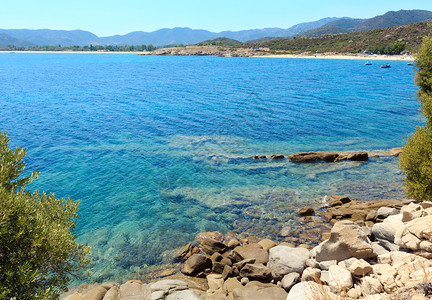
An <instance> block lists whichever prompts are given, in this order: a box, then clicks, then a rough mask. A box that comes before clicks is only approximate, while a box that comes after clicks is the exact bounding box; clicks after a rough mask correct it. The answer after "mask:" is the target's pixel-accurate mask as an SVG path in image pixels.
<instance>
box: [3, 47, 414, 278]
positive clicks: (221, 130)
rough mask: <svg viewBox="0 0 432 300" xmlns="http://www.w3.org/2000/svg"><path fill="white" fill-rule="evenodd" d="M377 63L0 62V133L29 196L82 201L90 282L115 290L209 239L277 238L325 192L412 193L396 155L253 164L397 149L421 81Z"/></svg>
mask: <svg viewBox="0 0 432 300" xmlns="http://www.w3.org/2000/svg"><path fill="white" fill-rule="evenodd" d="M383 63H385V62H374V64H373V65H372V66H365V65H364V61H359V60H318V59H317V60H309V59H270V58H216V57H152V56H137V55H133V54H109V55H108V54H67V53H59V54H31V53H25V54H24V53H17V54H13V55H12V54H8V53H2V54H0V130H1V131H5V130H6V131H8V132H9V136H10V138H11V141H12V144H13V145H14V146H15V145H24V146H25V147H28V156H27V169H28V170H37V171H40V172H42V174H41V176H40V179H39V180H38V181H37V182H36V183H34V184H32V186H31V188H32V189H42V190H46V191H53V192H55V193H56V194H57V196H59V197H71V198H73V199H81V205H80V211H79V215H80V217H79V219H78V221H77V230H76V233H77V235H78V237H79V240H80V242H84V243H88V244H90V245H91V246H92V252H93V255H92V259H93V263H92V272H93V275H92V278H91V280H98V281H102V280H112V279H118V278H120V277H122V276H127V275H126V274H131V273H139V272H144V271H145V267H146V266H148V265H153V264H159V263H161V262H162V261H163V259H164V257H169V255H168V254H167V253H168V252H169V250H172V249H174V248H176V247H178V246H182V245H183V244H185V243H187V242H189V241H191V240H193V237H194V236H195V234H196V233H198V232H200V231H207V230H220V231H223V232H226V231H228V230H235V231H238V232H246V233H247V234H256V235H259V236H261V237H264V236H270V237H272V238H274V239H278V233H279V231H280V229H281V228H282V227H284V226H294V227H295V226H296V219H295V217H294V215H295V213H294V211H295V209H296V208H298V206H300V205H302V204H305V203H312V202H314V201H318V200H319V199H321V198H322V197H324V196H325V195H328V194H344V195H349V196H353V197H357V198H363V199H377V198H401V197H403V194H402V174H401V172H400V170H399V169H398V161H397V159H396V158H389V157H387V158H371V159H370V160H369V162H367V163H361V162H340V163H335V164H325V163H317V164H306V165H305V164H295V163H291V162H289V161H287V160H283V161H264V162H257V161H253V160H250V159H244V158H243V157H247V156H251V155H254V154H272V153H283V154H289V153H292V152H297V151H309V150H349V151H354V150H381V149H389V148H393V147H399V146H401V145H402V144H403V137H406V136H407V135H408V134H410V133H411V132H412V131H413V130H414V128H415V126H416V125H418V124H421V123H422V119H421V116H420V114H419V111H418V108H419V104H418V102H417V101H416V98H415V92H416V90H417V88H416V86H415V85H414V83H413V79H414V72H413V68H412V67H410V66H407V65H406V62H390V64H391V66H392V67H391V69H381V68H379V65H380V64H383ZM166 251H168V252H166Z"/></svg>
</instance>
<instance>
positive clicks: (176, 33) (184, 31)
mask: <svg viewBox="0 0 432 300" xmlns="http://www.w3.org/2000/svg"><path fill="white" fill-rule="evenodd" d="M337 19H339V18H324V19H321V20H318V21H314V22H307V23H301V24H297V25H294V26H292V27H290V28H288V29H282V28H264V29H250V30H240V31H222V32H211V31H208V30H202V29H190V28H187V27H175V28H163V29H159V30H156V31H152V32H144V31H134V32H130V33H128V34H125V35H113V36H107V37H98V36H96V35H94V34H93V33H91V32H88V31H83V30H71V31H68V30H49V29H35V30H31V29H0V33H4V34H7V35H9V36H11V37H14V38H16V39H19V40H23V41H27V42H28V43H24V44H25V45H26V46H27V45H39V46H48V45H54V46H58V45H62V46H73V45H79V46H85V45H90V44H93V45H143V44H146V45H149V44H153V45H155V46H165V45H175V44H196V43H199V42H201V41H204V40H211V39H215V38H218V37H222V36H223V37H227V38H230V39H235V40H238V41H241V42H246V41H249V40H253V39H258V38H263V37H266V36H275V37H289V36H292V35H295V34H297V33H299V32H301V31H303V30H308V29H313V28H316V27H319V26H322V25H324V24H326V23H328V22H331V21H334V20H337ZM24 44H22V45H24Z"/></svg>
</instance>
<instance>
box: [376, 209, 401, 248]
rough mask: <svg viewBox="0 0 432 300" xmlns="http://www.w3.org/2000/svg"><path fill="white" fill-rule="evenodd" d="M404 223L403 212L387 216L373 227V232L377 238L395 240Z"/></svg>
mask: <svg viewBox="0 0 432 300" xmlns="http://www.w3.org/2000/svg"><path fill="white" fill-rule="evenodd" d="M403 225H404V223H403V222H402V214H398V215H392V216H389V217H387V218H386V219H385V220H384V221H383V222H382V223H376V224H374V225H373V227H372V233H373V234H374V236H375V237H376V238H377V239H384V240H387V241H390V242H392V243H393V242H394V238H395V235H396V231H397V230H398V229H399V228H401V227H402V226H403Z"/></svg>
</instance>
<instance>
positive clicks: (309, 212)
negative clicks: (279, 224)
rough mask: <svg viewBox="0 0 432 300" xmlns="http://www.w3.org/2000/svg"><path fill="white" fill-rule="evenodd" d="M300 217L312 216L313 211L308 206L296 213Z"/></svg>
mask: <svg viewBox="0 0 432 300" xmlns="http://www.w3.org/2000/svg"><path fill="white" fill-rule="evenodd" d="M297 213H298V214H299V215H300V216H302V217H304V216H312V215H313V214H314V213H315V210H314V209H313V208H312V207H310V206H305V207H303V208H301V209H299V211H298V212H297Z"/></svg>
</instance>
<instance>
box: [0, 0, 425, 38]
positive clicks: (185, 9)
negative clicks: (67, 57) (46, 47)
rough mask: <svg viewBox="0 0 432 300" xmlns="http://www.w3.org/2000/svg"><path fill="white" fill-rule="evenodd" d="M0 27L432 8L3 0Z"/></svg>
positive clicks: (290, 21) (129, 25) (336, 1)
mask: <svg viewBox="0 0 432 300" xmlns="http://www.w3.org/2000/svg"><path fill="white" fill-rule="evenodd" d="M2 2H3V3H2V4H1V9H0V28H2V29H10V28H30V29H40V28H48V29H65V30H72V29H82V30H88V31H91V32H93V33H94V34H96V35H98V36H107V35H114V34H125V33H128V32H131V31H138V30H143V31H153V30H157V29H159V28H172V27H190V28H194V29H207V30H210V31H223V30H242V29H252V28H265V27H281V28H288V27H290V26H292V25H295V24H297V23H301V22H309V21H315V20H318V19H321V18H324V17H345V16H348V17H354V18H369V17H373V16H376V15H380V14H383V13H385V12H387V11H389V10H400V9H424V10H431V11H432V1H430V0H410V1H406V0H404V1H402V0H378V1H377V0H373V1H372V0H362V1H352V0H307V1H302V0H296V1H292V0H273V1H269V2H265V1H262V0H259V1H255V0H248V1H245V0H230V1H227V0H218V1H205V0H201V1H195V0H189V1H188V0H184V1H178V0H163V1H157V0H151V1H148V0H126V1H119V0H116V1H113V0H38V1H35V0H14V1H7V0H4V1H2Z"/></svg>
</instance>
